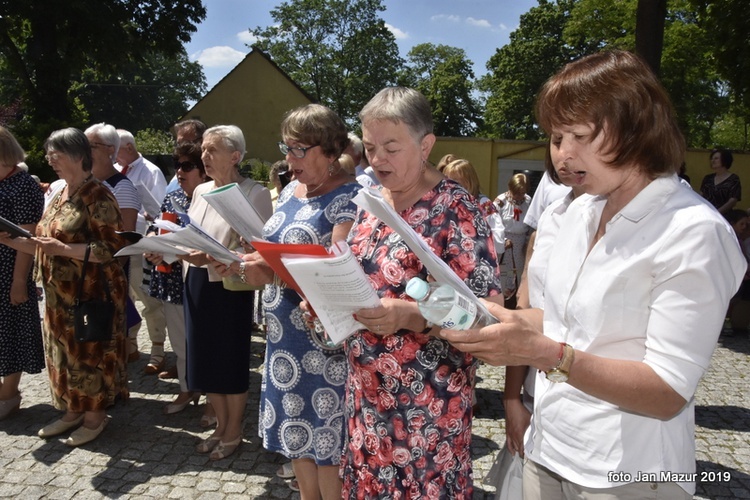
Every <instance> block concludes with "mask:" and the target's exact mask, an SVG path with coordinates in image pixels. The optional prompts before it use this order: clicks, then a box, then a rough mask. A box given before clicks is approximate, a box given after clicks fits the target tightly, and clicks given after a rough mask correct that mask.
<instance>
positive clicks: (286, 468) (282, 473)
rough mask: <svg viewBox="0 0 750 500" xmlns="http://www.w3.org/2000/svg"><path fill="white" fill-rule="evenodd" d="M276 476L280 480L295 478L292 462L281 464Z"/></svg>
mask: <svg viewBox="0 0 750 500" xmlns="http://www.w3.org/2000/svg"><path fill="white" fill-rule="evenodd" d="M276 475H277V476H279V477H280V478H281V479H292V478H293V477H294V476H295V474H294V468H293V467H292V462H287V463H285V464H281V467H279V468H278V470H277V471H276Z"/></svg>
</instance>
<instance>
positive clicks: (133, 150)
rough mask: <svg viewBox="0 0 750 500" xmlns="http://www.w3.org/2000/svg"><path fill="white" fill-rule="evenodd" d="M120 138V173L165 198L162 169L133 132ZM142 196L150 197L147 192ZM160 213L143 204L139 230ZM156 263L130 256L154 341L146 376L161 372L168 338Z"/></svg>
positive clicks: (135, 294) (134, 292)
mask: <svg viewBox="0 0 750 500" xmlns="http://www.w3.org/2000/svg"><path fill="white" fill-rule="evenodd" d="M117 135H118V136H119V137H120V148H119V149H118V150H117V166H116V168H117V167H119V170H120V173H121V174H122V175H124V176H125V177H127V178H128V179H129V180H130V182H132V183H133V185H134V186H136V189H137V186H139V185H143V186H144V187H145V189H147V190H148V191H149V192H150V193H151V197H153V198H154V199H156V200H162V199H164V195H165V193H166V190H167V181H166V180H165V179H164V174H163V173H162V172H161V169H159V167H157V166H156V165H154V164H153V163H152V162H150V161H149V160H147V159H146V158H144V157H143V155H141V153H139V152H138V148H137V147H136V144H135V138H134V137H133V134H131V133H130V132H128V131H127V130H123V129H117ZM143 196H148V194H146V193H144V194H143ZM158 215H159V214H148V213H146V211H145V209H144V207H143V205H141V208H140V210H139V212H138V219H137V221H136V231H137V232H139V233H141V234H144V233H145V232H146V224H147V222H146V221H147V220H153V219H155V218H156V217H158ZM152 268H153V266H152V265H151V264H150V263H149V262H148V261H146V260H144V259H143V257H142V256H138V255H135V256H133V257H131V258H130V293H131V297H132V300H133V301H134V302H135V301H136V300H138V301H140V302H141V304H143V309H142V310H141V315H142V316H143V318H145V320H146V326H147V328H148V336H149V339H150V340H151V355H150V356H149V360H148V363H146V366H145V368H144V369H143V372H144V373H146V374H147V375H156V374H158V373H160V372H161V371H162V369H163V368H164V363H165V359H166V358H165V353H164V340H165V339H166V335H167V333H166V328H167V320H166V318H165V314H164V309H163V307H162V304H163V302H162V301H160V300H158V299H155V298H154V297H151V296H150V295H149V293H148V282H149V281H150V280H151V272H152ZM140 328H141V322H140V321H139V322H138V323H136V324H134V325H133V326H131V327H130V328H129V329H128V338H129V339H130V342H137V338H138V331H139V330H140Z"/></svg>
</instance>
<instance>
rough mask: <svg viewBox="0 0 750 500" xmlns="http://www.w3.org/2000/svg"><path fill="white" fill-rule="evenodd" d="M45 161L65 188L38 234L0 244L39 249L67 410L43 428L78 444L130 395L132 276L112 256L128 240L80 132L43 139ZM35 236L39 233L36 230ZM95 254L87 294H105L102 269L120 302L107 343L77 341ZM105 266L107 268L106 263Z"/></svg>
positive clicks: (49, 331) (49, 338)
mask: <svg viewBox="0 0 750 500" xmlns="http://www.w3.org/2000/svg"><path fill="white" fill-rule="evenodd" d="M44 149H45V150H46V152H47V156H46V158H47V161H48V162H49V164H50V165H51V166H52V169H53V170H54V171H55V173H56V174H57V175H58V176H60V178H61V179H64V180H65V182H66V185H65V187H64V188H63V189H61V190H60V191H58V192H57V193H56V194H55V196H54V198H53V199H52V201H51V203H50V205H49V206H48V208H47V210H46V211H45V213H44V215H43V217H42V219H41V221H40V222H39V224H38V225H37V227H36V231H35V233H36V236H35V237H34V238H28V239H27V238H20V237H19V238H15V239H9V238H7V233H5V234H2V237H1V238H0V241H2V243H4V244H5V245H8V246H10V247H11V248H14V249H16V250H18V251H20V252H24V253H28V254H36V261H37V265H38V269H39V276H40V278H41V280H42V285H43V286H44V292H45V296H46V299H47V300H46V307H45V314H44V346H45V354H46V361H47V371H48V372H49V378H50V383H51V386H52V397H53V404H54V406H55V408H56V409H58V410H62V411H64V412H65V413H64V414H63V416H62V418H60V419H59V420H56V421H54V422H52V423H51V424H49V425H47V426H46V427H44V428H43V429H41V430H40V431H39V436H40V437H43V438H51V437H54V436H58V435H61V434H64V433H66V432H68V431H71V430H73V429H75V430H73V432H72V433H71V434H70V436H69V437H68V439H67V440H66V441H65V444H67V445H69V446H79V445H82V444H84V443H88V442H89V441H92V440H94V439H96V438H97V436H99V434H100V433H101V432H102V431H103V430H104V427H105V425H106V423H107V420H108V419H107V416H106V413H105V410H106V409H107V408H108V407H109V406H111V405H113V404H114V403H115V401H117V399H122V400H125V399H127V398H128V374H127V370H126V360H125V297H126V296H127V280H126V278H125V274H124V272H123V270H122V266H120V264H119V262H118V261H117V259H115V258H114V254H115V252H116V251H117V250H119V248H120V247H121V246H122V245H123V243H124V242H123V241H122V239H121V238H120V237H119V236H118V235H117V233H116V231H119V230H121V229H122V219H121V217H120V211H119V210H118V208H117V201H116V200H115V198H114V196H113V195H112V193H111V192H110V191H109V189H107V188H106V187H104V186H103V185H102V184H100V183H99V181H97V180H96V179H94V177H93V176H92V174H91V147H90V145H89V141H88V140H87V139H86V136H85V135H84V134H83V132H81V131H80V130H78V129H74V128H67V129H63V130H57V131H55V132H53V133H52V134H51V135H50V136H49V138H48V139H47V140H46V141H45V143H44ZM32 233H33V231H32ZM87 250H88V251H90V256H89V263H88V264H87V266H86V269H85V272H86V280H85V281H84V282H83V291H82V296H83V298H84V299H88V298H100V297H103V295H104V291H103V289H102V286H101V280H100V279H98V278H97V276H98V273H99V270H100V268H101V271H102V272H103V274H104V278H105V280H106V282H107V284H108V287H109V292H110V295H111V298H112V302H113V303H114V305H115V313H114V319H113V322H112V335H111V340H109V341H99V342H79V341H77V340H76V339H75V336H74V327H73V313H72V306H73V303H74V301H75V299H76V296H77V293H78V284H79V282H81V275H82V273H83V271H84V266H83V260H84V258H85V254H86V252H87ZM100 265H101V266H100Z"/></svg>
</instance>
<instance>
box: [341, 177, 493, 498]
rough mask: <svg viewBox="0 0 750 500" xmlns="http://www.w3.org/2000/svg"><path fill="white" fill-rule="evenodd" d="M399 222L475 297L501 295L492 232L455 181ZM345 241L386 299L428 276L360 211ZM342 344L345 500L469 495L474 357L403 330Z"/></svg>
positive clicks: (396, 240) (397, 239)
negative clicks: (344, 357)
mask: <svg viewBox="0 0 750 500" xmlns="http://www.w3.org/2000/svg"><path fill="white" fill-rule="evenodd" d="M401 216H402V217H403V218H404V219H405V220H406V221H407V222H408V223H409V224H410V225H411V226H412V227H413V228H414V230H415V231H416V232H417V233H419V234H421V235H422V236H423V237H424V239H425V241H426V242H427V243H428V245H429V246H430V247H431V248H432V249H433V251H434V252H435V253H436V254H437V255H439V256H440V257H442V258H443V259H444V260H445V262H446V263H447V264H448V265H449V266H450V268H451V269H453V270H454V271H455V272H456V274H457V275H458V276H460V277H461V278H462V279H463V280H464V281H465V282H466V284H467V285H468V286H469V288H471V290H472V291H473V292H474V293H475V294H476V295H477V296H480V297H485V296H492V295H496V294H498V293H499V292H500V283H499V270H498V266H497V259H496V256H495V251H494V246H493V244H492V234H491V231H490V228H489V226H488V225H487V222H486V220H485V218H484V217H483V215H482V213H481V211H480V210H479V208H478V206H477V202H476V200H475V199H474V198H473V197H471V195H469V194H468V193H467V192H466V191H465V190H464V189H463V188H462V187H461V186H460V185H459V184H457V183H456V182H454V181H451V180H448V179H444V180H442V181H441V182H440V183H438V185H437V186H435V187H434V188H433V189H432V190H430V191H429V192H427V193H426V194H425V195H424V196H423V197H422V198H421V199H420V200H419V201H418V202H417V203H415V205H414V206H413V207H411V208H409V209H407V210H405V211H403V212H402V213H401ZM349 244H350V246H351V248H352V251H353V253H354V254H355V255H356V256H357V258H358V259H359V260H360V262H361V264H362V266H363V268H364V270H365V273H366V274H367V275H368V276H369V279H370V281H371V282H372V284H373V286H374V287H375V289H376V290H377V291H378V295H379V296H380V297H381V298H384V297H390V298H399V299H403V300H412V299H411V298H409V297H408V296H407V295H406V293H405V288H406V283H407V281H409V279H410V278H412V277H414V276H419V277H421V278H423V279H424V278H426V277H427V270H426V269H425V268H424V266H423V265H422V263H421V262H420V261H419V260H418V259H417V257H416V256H415V255H414V253H412V252H411V250H409V248H408V247H407V246H406V244H405V243H404V242H403V240H402V239H401V237H400V236H399V235H398V234H397V233H395V232H394V231H393V230H392V229H391V228H389V227H387V226H385V225H384V224H382V223H381V222H380V220H379V219H377V218H376V217H374V216H372V215H370V214H369V213H366V212H364V211H360V212H359V213H358V215H357V220H356V221H355V225H354V226H353V228H352V231H351V233H350V234H349ZM345 348H346V354H347V357H348V361H349V374H348V380H347V385H346V387H347V394H346V417H347V420H346V427H347V433H348V435H347V442H346V446H345V449H344V457H343V460H342V471H343V478H344V490H343V491H344V496H345V497H347V496H348V497H349V498H394V499H395V498H457V499H471V497H472V493H473V485H472V467H471V449H470V444H471V419H472V410H471V407H472V389H473V386H474V375H475V370H476V360H475V359H474V358H473V357H472V356H471V355H469V354H466V353H462V352H460V351H458V350H456V349H455V348H453V347H452V346H451V345H450V344H448V343H447V342H445V341H444V340H442V339H439V338H437V337H434V336H430V335H426V334H423V333H420V332H410V331H405V330H401V331H399V332H397V333H396V334H394V335H390V336H386V337H381V336H378V335H375V334H373V333H372V332H369V331H366V330H364V331H360V332H358V333H357V334H355V335H353V336H352V337H350V338H349V339H348V340H347V342H346V345H345Z"/></svg>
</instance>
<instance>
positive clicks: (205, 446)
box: [195, 436, 221, 453]
mask: <svg viewBox="0 0 750 500" xmlns="http://www.w3.org/2000/svg"><path fill="white" fill-rule="evenodd" d="M220 442H221V438H220V437H214V436H211V437H209V438H207V439H204V440H203V441H201V442H200V443H198V446H196V447H195V451H197V452H198V453H210V452H211V450H213V449H214V448H215V447H216V445H217V444H219V443H220Z"/></svg>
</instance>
